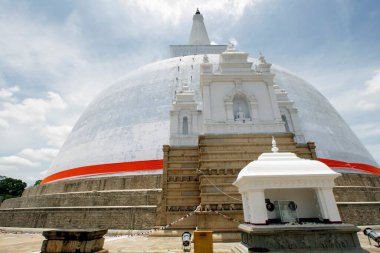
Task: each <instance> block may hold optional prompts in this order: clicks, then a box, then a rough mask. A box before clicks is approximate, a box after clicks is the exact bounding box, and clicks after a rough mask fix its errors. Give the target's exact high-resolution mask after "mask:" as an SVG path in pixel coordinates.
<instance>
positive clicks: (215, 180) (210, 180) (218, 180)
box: [199, 175, 237, 186]
mask: <svg viewBox="0 0 380 253" xmlns="http://www.w3.org/2000/svg"><path fill="white" fill-rule="evenodd" d="M236 178H237V175H201V176H199V182H200V184H201V186H202V185H203V184H205V185H208V184H215V185H218V184H224V183H226V184H231V185H232V183H233V182H235V180H236Z"/></svg>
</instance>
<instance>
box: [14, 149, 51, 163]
mask: <svg viewBox="0 0 380 253" xmlns="http://www.w3.org/2000/svg"><path fill="white" fill-rule="evenodd" d="M57 154H58V149H53V148H41V149H31V148H26V149H23V150H22V151H21V152H20V153H18V156H20V157H23V158H25V159H28V160H30V161H36V162H39V161H52V160H53V159H54V157H55V156H56V155H57Z"/></svg>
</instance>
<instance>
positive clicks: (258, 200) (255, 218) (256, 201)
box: [248, 189, 268, 225]
mask: <svg viewBox="0 0 380 253" xmlns="http://www.w3.org/2000/svg"><path fill="white" fill-rule="evenodd" d="M248 202H249V203H252V204H250V205H249V207H250V210H248V211H249V213H250V216H251V219H250V221H249V222H250V223H252V224H255V225H264V224H266V223H267V220H268V214H267V209H266V207H265V195H264V189H259V190H251V191H249V192H248Z"/></svg>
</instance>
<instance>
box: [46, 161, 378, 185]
mask: <svg viewBox="0 0 380 253" xmlns="http://www.w3.org/2000/svg"><path fill="white" fill-rule="evenodd" d="M318 160H319V161H321V162H323V163H324V164H326V165H327V166H329V167H332V168H345V169H358V170H362V171H365V172H370V173H372V174H377V175H380V168H377V167H375V166H372V165H368V164H363V163H348V162H343V161H338V160H331V159H325V158H318ZM162 168H163V160H147V161H136V162H123V163H110V164H99V165H90V166H83V167H78V168H74V169H69V170H64V171H61V172H58V173H55V174H53V175H50V176H48V177H46V178H45V179H44V180H42V184H45V183H49V182H52V181H56V180H60V179H64V178H71V177H77V176H86V175H87V176H89V175H96V174H111V173H123V172H135V171H148V170H162Z"/></svg>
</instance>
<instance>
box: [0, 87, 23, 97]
mask: <svg viewBox="0 0 380 253" xmlns="http://www.w3.org/2000/svg"><path fill="white" fill-rule="evenodd" d="M19 90H20V89H19V87H18V86H13V87H10V88H1V89H0V98H1V99H8V98H10V97H12V96H13V94H14V93H16V92H18V91H19Z"/></svg>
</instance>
